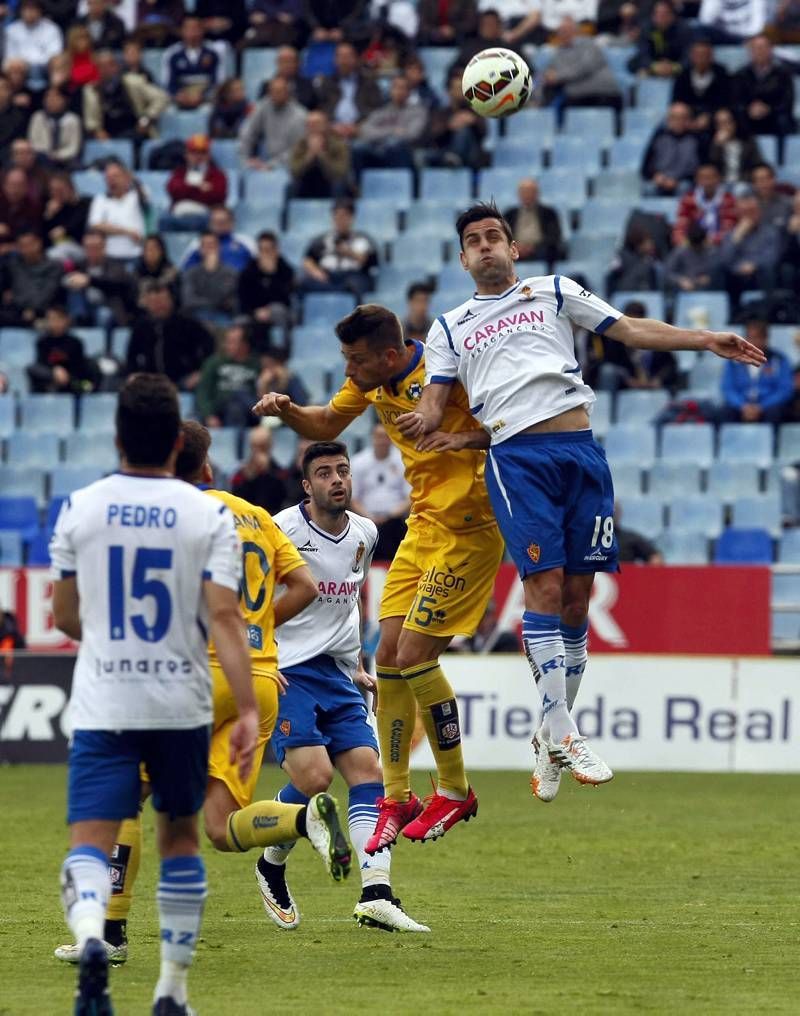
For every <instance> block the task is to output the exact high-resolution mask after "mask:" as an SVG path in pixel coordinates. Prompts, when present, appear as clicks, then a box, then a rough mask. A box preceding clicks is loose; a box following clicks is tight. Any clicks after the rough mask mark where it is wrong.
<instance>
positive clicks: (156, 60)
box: [142, 47, 164, 85]
mask: <svg viewBox="0 0 800 1016" xmlns="http://www.w3.org/2000/svg"><path fill="white" fill-rule="evenodd" d="M163 59H164V50H163V49H150V48H149V47H148V48H147V49H144V50H143V51H142V67H144V69H145V70H146V71H148V72H149V73H150V74H151V75H152V76H153V80H154V81H155V83H156V84H157V85H161V84H162V77H161V64H162V61H163Z"/></svg>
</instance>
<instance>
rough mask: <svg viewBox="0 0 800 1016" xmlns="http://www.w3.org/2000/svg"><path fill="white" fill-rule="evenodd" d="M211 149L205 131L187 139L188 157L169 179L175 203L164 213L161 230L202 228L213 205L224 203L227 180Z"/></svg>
mask: <svg viewBox="0 0 800 1016" xmlns="http://www.w3.org/2000/svg"><path fill="white" fill-rule="evenodd" d="M210 151H211V144H210V142H209V140H208V138H207V137H206V135H205V134H193V135H192V136H191V137H190V138H189V140H188V141H187V142H186V161H185V163H184V165H182V166H178V168H177V169H176V170H175V171H174V172H173V174H172V176H171V177H170V178H169V180H168V181H167V193H168V194H169V196H170V198H171V199H172V207H171V208H170V210H169V212H168V213H167V214H166V215H162V217H161V229H162V230H185V231H188V232H192V233H194V232H197V231H199V230H203V229H205V228H206V227H207V225H208V215H209V212H210V210H211V208H213V207H215V206H216V205H224V204H225V198H226V197H227V195H228V180H227V177H226V176H225V174H224V173H223V172H222V170H221V169H220V168H219V166H217V165H216V164H215V163H214V161H213V160H212V159H211V155H210Z"/></svg>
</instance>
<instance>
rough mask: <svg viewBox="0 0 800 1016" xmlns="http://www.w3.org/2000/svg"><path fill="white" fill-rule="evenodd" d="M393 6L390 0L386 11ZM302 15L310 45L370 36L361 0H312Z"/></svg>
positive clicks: (366, 12)
mask: <svg viewBox="0 0 800 1016" xmlns="http://www.w3.org/2000/svg"><path fill="white" fill-rule="evenodd" d="M382 6H384V5H382ZM392 6H393V0H389V2H388V4H386V5H385V8H386V9H387V11H388V10H389V9H390V8H391V7H392ZM303 16H304V19H305V21H306V22H307V23H308V27H309V29H310V31H311V41H312V42H336V43H338V42H341V40H342V39H354V40H356V41H363V40H365V39H366V38H367V37H368V35H369V25H368V20H367V19H368V16H369V11H368V9H367V5H366V4H365V3H363V2H362V0H312V2H311V3H309V4H307V5H306V8H305V11H304V15H303Z"/></svg>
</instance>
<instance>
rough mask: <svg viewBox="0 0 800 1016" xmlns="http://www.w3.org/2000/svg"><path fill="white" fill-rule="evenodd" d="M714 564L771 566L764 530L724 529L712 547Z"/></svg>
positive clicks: (769, 542)
mask: <svg viewBox="0 0 800 1016" xmlns="http://www.w3.org/2000/svg"><path fill="white" fill-rule="evenodd" d="M714 562H715V564H772V540H771V538H770V535H769V533H768V532H767V531H766V529H735V528H733V527H731V528H729V529H726V530H725V531H724V533H723V534H722V535H721V536H720V538H719V539H718V540H717V542H716V544H715V546H714Z"/></svg>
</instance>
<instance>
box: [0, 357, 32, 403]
mask: <svg viewBox="0 0 800 1016" xmlns="http://www.w3.org/2000/svg"><path fill="white" fill-rule="evenodd" d="M0 371H2V372H3V373H4V374H5V376H6V377H7V378H8V391H9V393H10V394H11V395H27V394H28V388H29V385H28V372H27V370H26V369H25V368H24V367H19V366H12V365H11V364H9V363H4V362H3V360H2V359H0Z"/></svg>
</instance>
